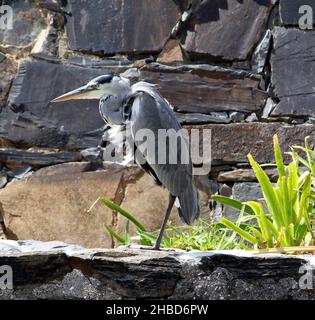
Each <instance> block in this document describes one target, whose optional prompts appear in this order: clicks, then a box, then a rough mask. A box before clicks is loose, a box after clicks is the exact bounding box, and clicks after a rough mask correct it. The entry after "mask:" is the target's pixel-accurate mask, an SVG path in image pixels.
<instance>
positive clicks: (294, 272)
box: [0, 240, 315, 300]
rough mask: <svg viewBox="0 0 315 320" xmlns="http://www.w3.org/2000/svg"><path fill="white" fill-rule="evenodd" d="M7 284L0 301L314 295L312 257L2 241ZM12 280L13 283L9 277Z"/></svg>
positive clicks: (0, 249) (0, 251) (301, 297)
mask: <svg viewBox="0 0 315 320" xmlns="http://www.w3.org/2000/svg"><path fill="white" fill-rule="evenodd" d="M0 265H9V266H11V267H12V287H11V288H8V289H5V290H0V300H10V299H12V300H16V299H32V300H37V299H45V300H47V299H59V300H70V299H82V300H83V299H84V300H120V299H131V300H134V299H158V300H174V299H175V300H187V299H188V300H196V299H197V300H314V299H315V290H314V286H313V285H314V281H315V277H314V274H313V271H314V268H315V261H314V257H313V256H307V255H304V256H289V255H280V254H277V255H276V254H273V255H259V256H255V255H253V254H249V253H248V252H242V251H240V252H236V251H234V250H233V252H228V251H224V252H203V253H201V252H189V253H187V252H184V251H180V250H176V251H175V250H171V251H167V250H166V251H164V250H163V251H159V252H158V251H152V250H149V251H148V250H143V249H142V250H139V248H136V247H133V248H125V247H120V248H118V249H114V250H113V249H98V250H96V249H90V250H86V249H84V248H81V247H79V246H74V245H67V244H65V243H61V242H50V243H41V242H35V241H18V242H15V241H8V240H7V241H0ZM10 284H11V283H10Z"/></svg>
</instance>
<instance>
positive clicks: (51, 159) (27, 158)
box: [0, 149, 82, 167]
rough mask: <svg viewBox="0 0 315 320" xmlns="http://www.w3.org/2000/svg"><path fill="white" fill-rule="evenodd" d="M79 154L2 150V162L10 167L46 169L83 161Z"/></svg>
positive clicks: (0, 153)
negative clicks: (45, 167)
mask: <svg viewBox="0 0 315 320" xmlns="http://www.w3.org/2000/svg"><path fill="white" fill-rule="evenodd" d="M81 158H82V157H81V155H80V153H79V152H49V151H46V152H36V151H31V150H30V151H27V150H18V149H0V162H1V163H4V164H6V166H8V167H12V166H13V167H15V166H18V167H20V166H23V165H31V166H33V167H44V166H51V165H55V164H60V163H64V162H75V161H80V160H81Z"/></svg>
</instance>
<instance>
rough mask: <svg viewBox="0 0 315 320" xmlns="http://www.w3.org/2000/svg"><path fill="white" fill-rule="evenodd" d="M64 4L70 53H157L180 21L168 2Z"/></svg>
mask: <svg viewBox="0 0 315 320" xmlns="http://www.w3.org/2000/svg"><path fill="white" fill-rule="evenodd" d="M67 2H68V4H67V7H66V10H67V11H68V12H71V16H69V17H68V18H67V25H66V28H67V34H68V37H69V47H70V48H71V49H74V50H82V51H92V52H102V53H105V54H114V53H131V52H136V53H140V52H158V51H160V50H162V47H163V46H164V44H165V42H166V41H167V39H168V37H169V35H170V33H171V31H172V29H173V27H174V26H175V24H176V22H177V20H178V19H179V17H180V11H179V8H178V7H177V6H176V5H175V4H174V2H173V1H169V0H156V1H154V3H153V2H152V1H150V0H139V1H122V0H97V1H85V0H80V1H77V0H75V1H74V0H70V1H67ZM135 17H137V18H136V19H135ZM95 26H98V27H97V28H95Z"/></svg>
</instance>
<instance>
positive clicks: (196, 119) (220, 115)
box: [176, 112, 231, 124]
mask: <svg viewBox="0 0 315 320" xmlns="http://www.w3.org/2000/svg"><path fill="white" fill-rule="evenodd" d="M176 118H177V120H178V121H179V122H180V123H181V124H203V123H230V122H231V120H230V118H229V116H228V115H227V113H226V112H211V113H210V114H203V113H179V112H177V113H176Z"/></svg>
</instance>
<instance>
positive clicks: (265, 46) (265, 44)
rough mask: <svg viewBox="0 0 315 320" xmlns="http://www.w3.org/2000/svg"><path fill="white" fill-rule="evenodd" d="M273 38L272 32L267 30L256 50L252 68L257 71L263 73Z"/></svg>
mask: <svg viewBox="0 0 315 320" xmlns="http://www.w3.org/2000/svg"><path fill="white" fill-rule="evenodd" d="M271 38H272V33H271V31H270V30H267V31H266V33H265V35H264V37H263V38H262V40H261V41H260V43H259V44H258V45H257V48H256V49H255V52H254V54H253V57H252V69H253V71H255V72H257V73H262V72H263V71H264V68H265V65H266V61H267V57H268V54H269V50H270V45H271Z"/></svg>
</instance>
